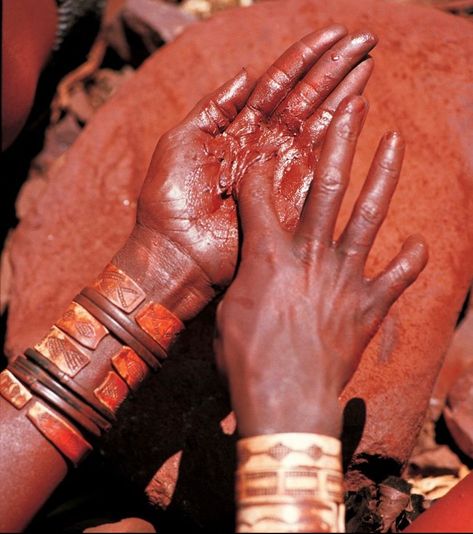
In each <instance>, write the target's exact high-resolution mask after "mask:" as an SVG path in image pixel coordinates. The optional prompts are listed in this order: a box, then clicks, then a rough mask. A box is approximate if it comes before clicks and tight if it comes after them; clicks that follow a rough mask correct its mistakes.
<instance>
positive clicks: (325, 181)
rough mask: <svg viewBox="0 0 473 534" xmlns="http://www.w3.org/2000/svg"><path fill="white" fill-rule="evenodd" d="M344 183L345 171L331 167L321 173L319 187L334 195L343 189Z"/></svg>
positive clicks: (324, 191)
mask: <svg viewBox="0 0 473 534" xmlns="http://www.w3.org/2000/svg"><path fill="white" fill-rule="evenodd" d="M344 183H345V180H344V175H343V172H342V171H341V170H340V169H339V168H337V167H329V168H328V169H324V170H323V171H322V172H321V174H320V175H319V184H318V188H319V190H320V191H321V192H322V193H325V194H330V195H332V194H336V193H340V192H341V191H343V188H344Z"/></svg>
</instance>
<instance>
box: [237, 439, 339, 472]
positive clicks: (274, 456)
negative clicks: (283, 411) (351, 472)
mask: <svg viewBox="0 0 473 534" xmlns="http://www.w3.org/2000/svg"><path fill="white" fill-rule="evenodd" d="M237 450H238V460H239V465H240V466H241V467H243V466H245V468H247V469H254V468H258V469H259V468H263V467H264V468H277V467H281V466H284V467H291V466H294V465H307V466H312V467H323V468H325V469H329V470H333V471H339V470H340V469H341V458H340V450H341V449H340V442H339V440H336V439H335V438H331V437H328V436H321V435H318V434H300V435H299V434H297V433H289V434H273V435H262V436H255V437H253V438H244V439H241V440H239V441H238V444H237Z"/></svg>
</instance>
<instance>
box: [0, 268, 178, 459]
mask: <svg viewBox="0 0 473 534" xmlns="http://www.w3.org/2000/svg"><path fill="white" fill-rule="evenodd" d="M132 312H135V314H134V318H132V317H130V314H131V313H132ZM183 328H184V325H183V324H182V322H181V321H180V320H179V318H178V317H176V316H175V315H174V314H173V313H172V312H171V311H169V310H168V309H166V308H165V307H164V306H162V305H160V304H158V303H155V302H152V301H149V300H146V294H145V292H144V291H143V290H142V289H141V288H140V287H139V285H138V284H137V283H136V282H135V281H134V280H132V279H131V278H130V277H129V276H127V275H126V274H125V273H124V272H123V271H121V270H120V269H118V268H117V267H116V266H114V265H113V264H109V265H108V266H107V267H106V268H105V269H104V270H103V272H102V273H101V274H100V276H99V277H98V279H97V280H96V282H95V283H94V284H93V286H92V287H87V288H85V289H83V290H82V291H81V292H80V294H79V295H77V296H76V297H75V298H74V300H73V301H72V302H71V304H70V305H69V307H68V308H67V310H66V312H65V313H64V314H63V315H62V317H61V318H60V319H59V320H58V321H56V323H55V324H54V325H53V326H52V328H51V329H50V331H49V333H48V334H47V335H46V336H45V337H44V338H43V339H42V340H41V341H40V342H39V343H37V344H36V345H35V346H34V348H33V349H31V348H30V349H27V350H26V351H25V353H24V355H21V356H17V357H16V358H14V359H13V360H12V361H11V362H10V363H9V365H8V367H7V369H5V370H4V371H2V372H1V373H0V395H2V396H3V397H4V398H5V399H6V400H7V401H8V402H10V404H12V405H13V406H14V407H15V408H16V409H18V410H22V411H24V413H25V415H26V417H27V418H28V419H29V420H30V421H31V422H32V423H33V424H34V425H35V427H36V428H37V429H38V430H39V432H41V434H43V436H44V437H45V438H46V439H47V440H48V441H49V442H50V443H52V444H53V445H54V447H55V448H56V449H57V450H58V451H59V452H60V453H61V454H62V455H63V456H64V457H65V459H66V460H67V461H68V462H71V463H72V464H73V465H75V466H77V465H78V464H79V463H80V461H81V460H82V459H83V458H84V457H85V456H86V455H87V453H89V452H90V451H91V450H92V445H91V443H90V442H91V441H92V442H93V439H94V438H98V437H100V435H101V433H102V432H104V431H107V430H109V429H110V428H111V425H112V423H113V422H114V421H115V420H116V417H115V413H116V411H117V410H118V408H119V407H120V405H121V404H122V402H123V401H124V400H125V399H126V398H127V396H128V394H129V393H130V392H131V391H134V390H136V389H137V388H138V387H139V385H140V383H141V382H142V381H143V379H144V378H145V377H146V376H147V375H148V373H149V370H150V369H152V370H156V369H158V368H159V367H161V364H160V360H162V359H164V358H166V357H167V352H168V349H169V347H170V346H171V344H172V343H173V341H174V340H175V338H176V336H177V335H178V334H179V332H180V331H181V330H182V329H183ZM108 335H111V336H113V337H114V338H115V339H116V340H118V341H119V343H120V344H121V347H120V349H119V350H118V351H117V352H116V353H115V354H113V355H112V357H111V358H110V361H109V362H108V363H107V365H106V373H105V376H103V377H102V380H101V381H100V382H99V385H98V386H97V387H95V388H94V389H87V388H86V387H84V386H83V385H81V384H80V383H79V382H78V381H77V376H78V375H79V374H80V373H81V372H83V370H84V369H85V368H86V367H87V366H88V365H89V364H90V363H91V362H92V361H93V358H94V350H95V349H96V348H97V346H98V345H99V343H100V342H101V341H102V340H103V339H104V338H105V337H106V336H108Z"/></svg>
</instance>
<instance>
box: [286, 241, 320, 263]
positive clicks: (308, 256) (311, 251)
mask: <svg viewBox="0 0 473 534" xmlns="http://www.w3.org/2000/svg"><path fill="white" fill-rule="evenodd" d="M320 245H321V244H320V242H319V241H318V240H317V239H314V238H309V237H304V238H300V239H299V240H298V241H297V242H296V243H294V245H293V248H292V252H293V254H294V256H295V257H296V258H297V259H298V260H299V261H300V262H301V263H303V264H305V265H311V264H313V263H314V261H315V259H316V256H317V253H318V251H319V249H320Z"/></svg>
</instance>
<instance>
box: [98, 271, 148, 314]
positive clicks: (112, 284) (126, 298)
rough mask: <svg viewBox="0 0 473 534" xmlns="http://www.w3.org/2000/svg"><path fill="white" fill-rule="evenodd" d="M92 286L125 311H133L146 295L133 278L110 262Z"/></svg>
mask: <svg viewBox="0 0 473 534" xmlns="http://www.w3.org/2000/svg"><path fill="white" fill-rule="evenodd" d="M94 287H95V289H97V291H99V292H100V293H101V294H102V295H103V296H104V297H106V298H107V299H108V300H109V301H110V302H112V303H113V304H115V306H118V307H119V308H120V309H122V310H123V311H125V312H127V313H129V312H131V311H133V310H134V309H135V308H136V307H137V306H138V305H139V304H140V303H141V302H143V300H144V299H145V296H146V295H145V292H144V291H143V290H142V289H141V288H140V286H139V285H138V284H137V283H136V282H135V281H134V280H132V279H131V278H130V277H129V276H127V275H126V274H125V273H124V272H123V271H120V269H118V267H115V265H112V264H111V263H110V264H108V265H107V266H106V267H105V269H104V270H103V271H102V273H101V274H100V275H99V278H98V279H97V281H96V282H95V283H94Z"/></svg>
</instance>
